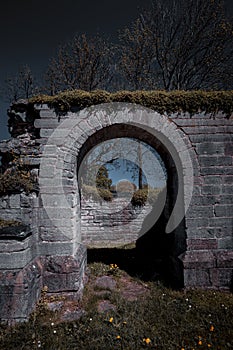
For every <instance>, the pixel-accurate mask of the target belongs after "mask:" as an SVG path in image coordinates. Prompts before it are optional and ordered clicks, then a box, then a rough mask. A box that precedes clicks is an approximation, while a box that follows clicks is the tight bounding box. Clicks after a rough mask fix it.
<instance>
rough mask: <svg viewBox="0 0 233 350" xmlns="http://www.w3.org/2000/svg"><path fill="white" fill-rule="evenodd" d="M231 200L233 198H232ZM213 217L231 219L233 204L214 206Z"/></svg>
mask: <svg viewBox="0 0 233 350" xmlns="http://www.w3.org/2000/svg"><path fill="white" fill-rule="evenodd" d="M232 200H233V196H232ZM214 212H215V216H217V217H233V204H232V205H227V204H225V205H223V204H221V205H220V204H216V205H215V206H214Z"/></svg>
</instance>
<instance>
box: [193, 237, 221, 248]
mask: <svg viewBox="0 0 233 350" xmlns="http://www.w3.org/2000/svg"><path fill="white" fill-rule="evenodd" d="M217 248H218V240H217V239H216V238H209V239H205V238H191V239H187V250H203V249H204V250H206V249H210V250H211V249H217Z"/></svg>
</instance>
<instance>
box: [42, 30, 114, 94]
mask: <svg viewBox="0 0 233 350" xmlns="http://www.w3.org/2000/svg"><path fill="white" fill-rule="evenodd" d="M113 51H114V50H113V47H112V46H111V44H109V43H108V42H107V41H106V40H105V39H103V38H101V37H100V36H98V35H97V36H95V37H93V38H90V39H88V38H87V37H86V35H85V34H83V35H81V36H78V35H76V36H75V37H74V38H73V40H71V41H70V42H69V43H68V44H65V45H63V46H61V47H60V48H59V50H58V54H57V56H56V57H55V58H53V59H52V60H51V62H50V65H49V68H48V71H47V73H46V77H45V80H46V89H47V92H48V93H50V94H52V95H53V94H55V93H57V92H59V91H63V90H68V89H69V90H73V89H81V90H86V91H91V90H94V89H100V88H103V89H104V88H107V86H108V84H109V83H110V81H111V75H112V74H111V71H112V66H113V60H112V59H113V55H114V52H113Z"/></svg>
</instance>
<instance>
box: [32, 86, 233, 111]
mask: <svg viewBox="0 0 233 350" xmlns="http://www.w3.org/2000/svg"><path fill="white" fill-rule="evenodd" d="M107 102H128V103H136V104H140V105H142V106H145V107H148V108H151V109H153V110H156V111H157V112H159V113H164V112H167V113H172V112H189V113H191V114H194V113H197V112H200V111H205V112H206V113H217V112H219V111H222V112H224V113H225V114H226V116H227V117H229V116H230V115H231V114H232V113H233V91H171V92H166V91H156V90H155V91H144V90H143V91H118V92H114V93H109V92H107V91H103V90H95V91H91V92H87V91H83V90H71V91H64V92H61V93H59V94H58V95H55V96H47V95H38V96H34V97H33V98H31V99H30V100H29V103H30V104H41V103H45V104H48V105H49V106H50V107H52V108H55V109H57V110H58V111H60V112H66V111H68V110H70V109H71V107H72V106H79V107H80V108H85V107H89V106H91V105H96V104H100V103H107Z"/></svg>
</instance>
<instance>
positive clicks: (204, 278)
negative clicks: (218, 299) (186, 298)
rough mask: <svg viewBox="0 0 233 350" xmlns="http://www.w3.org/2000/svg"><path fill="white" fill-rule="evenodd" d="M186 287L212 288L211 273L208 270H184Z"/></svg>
mask: <svg viewBox="0 0 233 350" xmlns="http://www.w3.org/2000/svg"><path fill="white" fill-rule="evenodd" d="M184 286H185V287H186V288H192V287H195V288H196V287H203V288H209V287H211V286H212V282H211V279H210V272H209V270H208V269H195V268H194V269H185V270H184Z"/></svg>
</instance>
